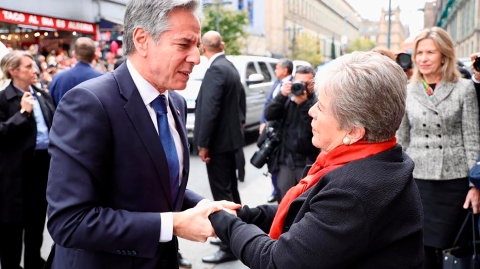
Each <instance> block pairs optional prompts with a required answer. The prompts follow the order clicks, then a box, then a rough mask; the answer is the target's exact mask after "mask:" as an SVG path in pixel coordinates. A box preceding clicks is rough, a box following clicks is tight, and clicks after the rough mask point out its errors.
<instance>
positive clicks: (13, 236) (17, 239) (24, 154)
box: [0, 51, 55, 269]
mask: <svg viewBox="0 0 480 269" xmlns="http://www.w3.org/2000/svg"><path fill="white" fill-rule="evenodd" d="M1 68H2V73H3V77H4V78H7V79H11V83H10V85H8V86H7V88H5V90H3V91H0V260H1V265H2V266H1V268H2V269H12V268H15V269H16V268H20V260H21V256H22V238H23V239H24V240H23V241H24V242H25V253H24V266H25V268H26V269H39V268H43V266H44V265H45V261H44V260H43V259H42V258H41V256H40V248H41V247H42V242H43V229H44V227H45V218H46V211H47V201H46V199H45V193H46V189H47V180H48V169H49V166H50V156H49V155H48V152H47V147H48V143H49V138H48V133H49V130H50V127H51V126H52V119H53V113H54V110H55V106H54V104H53V101H52V98H51V97H50V95H48V93H46V92H44V91H43V90H41V89H39V88H37V87H35V86H34V84H36V83H37V75H38V71H37V69H36V67H35V64H34V59H33V56H32V55H31V54H29V53H28V52H23V51H12V52H10V53H8V54H7V55H5V56H4V57H3V58H2V62H1Z"/></svg>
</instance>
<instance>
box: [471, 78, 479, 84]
mask: <svg viewBox="0 0 480 269" xmlns="http://www.w3.org/2000/svg"><path fill="white" fill-rule="evenodd" d="M472 80H473V82H475V83H477V84H479V83H480V81H478V80H476V79H475V76H472Z"/></svg>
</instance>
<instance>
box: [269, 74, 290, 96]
mask: <svg viewBox="0 0 480 269" xmlns="http://www.w3.org/2000/svg"><path fill="white" fill-rule="evenodd" d="M291 80H292V76H286V77H284V78H283V79H282V82H281V83H278V85H277V87H276V88H275V91H273V95H272V98H275V96H277V94H278V93H279V92H280V91H281V90H282V87H283V84H285V82H289V81H291Z"/></svg>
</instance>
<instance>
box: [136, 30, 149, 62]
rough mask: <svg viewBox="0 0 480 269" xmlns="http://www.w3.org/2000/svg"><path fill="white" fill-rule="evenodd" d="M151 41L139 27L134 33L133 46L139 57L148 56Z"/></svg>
mask: <svg viewBox="0 0 480 269" xmlns="http://www.w3.org/2000/svg"><path fill="white" fill-rule="evenodd" d="M151 40H152V39H151V37H150V35H149V34H148V33H147V31H145V30H144V29H143V28H140V27H139V28H136V29H135V30H134V31H133V44H134V46H135V50H136V52H137V53H138V55H140V56H142V57H146V56H147V49H148V45H149V44H148V42H150V41H151Z"/></svg>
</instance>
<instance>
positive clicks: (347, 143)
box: [343, 136, 352, 146]
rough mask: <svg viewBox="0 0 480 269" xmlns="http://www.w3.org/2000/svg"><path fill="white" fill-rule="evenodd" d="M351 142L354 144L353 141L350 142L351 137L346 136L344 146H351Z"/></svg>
mask: <svg viewBox="0 0 480 269" xmlns="http://www.w3.org/2000/svg"><path fill="white" fill-rule="evenodd" d="M350 142H352V141H351V140H350V137H348V136H345V137H344V138H343V144H344V145H347V146H348V145H350Z"/></svg>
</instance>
